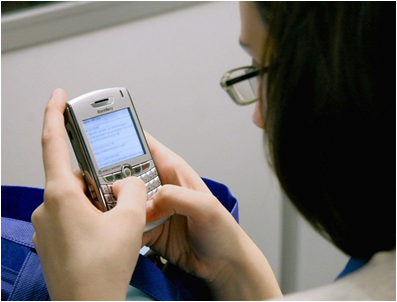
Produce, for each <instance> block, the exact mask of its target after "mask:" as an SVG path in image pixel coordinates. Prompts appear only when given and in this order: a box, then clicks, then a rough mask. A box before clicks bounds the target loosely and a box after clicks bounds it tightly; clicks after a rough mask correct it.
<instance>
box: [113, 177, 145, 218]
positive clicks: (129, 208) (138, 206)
mask: <svg viewBox="0 0 397 302" xmlns="http://www.w3.org/2000/svg"><path fill="white" fill-rule="evenodd" d="M113 192H114V195H115V196H116V198H117V206H116V207H115V208H114V209H113V210H111V211H110V212H109V213H112V212H113V213H115V214H116V213H117V212H123V213H124V214H125V215H127V216H128V217H129V219H131V218H133V219H141V222H142V225H144V224H145V221H146V215H145V209H146V199H147V192H146V185H145V183H144V182H143V181H142V180H140V179H138V178H136V177H128V178H125V179H123V180H120V181H117V182H115V183H114V185H113Z"/></svg>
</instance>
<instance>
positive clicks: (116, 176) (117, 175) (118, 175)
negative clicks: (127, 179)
mask: <svg viewBox="0 0 397 302" xmlns="http://www.w3.org/2000/svg"><path fill="white" fill-rule="evenodd" d="M113 176H114V179H115V180H121V179H123V176H122V175H121V173H115V174H113Z"/></svg>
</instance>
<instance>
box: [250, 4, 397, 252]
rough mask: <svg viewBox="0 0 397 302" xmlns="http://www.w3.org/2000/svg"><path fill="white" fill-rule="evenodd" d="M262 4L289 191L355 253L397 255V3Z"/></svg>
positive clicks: (269, 125) (273, 125) (275, 151)
mask: <svg viewBox="0 0 397 302" xmlns="http://www.w3.org/2000/svg"><path fill="white" fill-rule="evenodd" d="M256 5H257V8H258V10H259V13H260V15H261V17H262V19H263V21H264V24H265V26H266V28H267V29H268V32H269V37H268V40H267V43H266V45H265V52H266V54H265V56H264V58H267V63H270V66H271V68H270V72H269V74H268V85H267V110H266V112H263V115H264V120H265V129H266V135H267V139H268V142H269V150H270V157H271V158H272V160H273V165H274V168H275V171H276V173H277V176H278V178H279V181H280V183H281V186H282V188H283V190H284V191H285V192H286V194H287V195H288V197H289V198H290V200H291V201H292V202H293V203H294V204H295V206H296V207H297V209H298V210H299V211H300V212H301V213H302V214H303V216H304V217H305V218H306V219H307V220H308V221H309V222H310V223H311V224H312V225H313V226H314V227H315V228H316V229H317V230H319V231H320V233H322V234H323V235H325V237H327V238H329V239H330V240H331V241H332V242H333V243H334V244H335V245H336V246H337V247H339V248H340V249H341V250H342V251H344V252H345V253H347V254H348V255H350V256H353V257H357V258H362V259H368V258H370V257H371V256H372V255H373V254H374V253H376V252H378V251H383V250H391V249H393V248H395V246H396V241H395V240H396V239H395V238H396V236H395V234H396V195H395V192H396V191H395V190H396V187H395V185H396V174H395V173H396V170H395V165H396V162H395V158H396V157H395V155H396V149H395V147H396V140H395V138H396V132H395V129H396V128H395V123H396V116H395V112H396V107H395V106H396V95H395V91H396V86H395V84H396V69H395V67H396V61H395V58H396V48H395V47H396V40H395V37H396V32H395V29H396V27H395V20H396V15H395V2H387V3H383V2H320V3H319V2H309V3H308V2H288V3H283V2H270V3H269V2H257V4H256ZM269 61H270V62H269Z"/></svg>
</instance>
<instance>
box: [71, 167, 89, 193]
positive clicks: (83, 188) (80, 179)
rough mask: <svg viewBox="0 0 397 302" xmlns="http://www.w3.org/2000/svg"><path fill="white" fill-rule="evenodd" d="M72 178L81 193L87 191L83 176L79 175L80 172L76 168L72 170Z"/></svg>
mask: <svg viewBox="0 0 397 302" xmlns="http://www.w3.org/2000/svg"><path fill="white" fill-rule="evenodd" d="M73 174H74V177H75V178H76V180H77V182H78V184H79V185H80V187H81V189H82V191H83V192H85V190H86V189H87V186H86V184H85V182H84V179H83V175H82V174H81V170H80V169H79V168H76V169H74V170H73Z"/></svg>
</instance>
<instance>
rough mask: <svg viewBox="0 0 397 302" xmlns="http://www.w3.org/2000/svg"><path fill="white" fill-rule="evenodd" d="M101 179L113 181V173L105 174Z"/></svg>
mask: <svg viewBox="0 0 397 302" xmlns="http://www.w3.org/2000/svg"><path fill="white" fill-rule="evenodd" d="M103 179H104V180H105V181H106V182H114V181H115V178H114V175H113V174H110V175H106V176H104V177H103Z"/></svg>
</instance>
